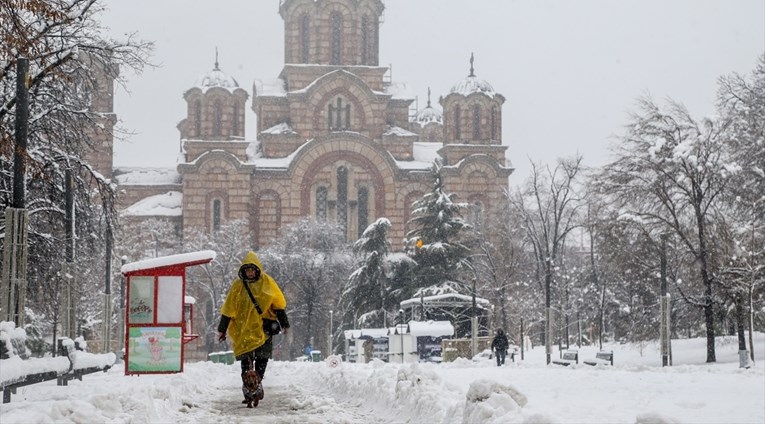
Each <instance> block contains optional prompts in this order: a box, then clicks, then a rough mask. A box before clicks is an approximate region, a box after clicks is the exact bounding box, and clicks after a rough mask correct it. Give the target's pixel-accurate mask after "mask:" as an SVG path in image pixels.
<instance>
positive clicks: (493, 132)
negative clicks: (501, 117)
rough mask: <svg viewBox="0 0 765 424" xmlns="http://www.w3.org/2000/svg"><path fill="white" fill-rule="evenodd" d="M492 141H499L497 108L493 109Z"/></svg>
mask: <svg viewBox="0 0 765 424" xmlns="http://www.w3.org/2000/svg"><path fill="white" fill-rule="evenodd" d="M491 139H492V140H498V137H497V107H496V106H494V107H492V108H491Z"/></svg>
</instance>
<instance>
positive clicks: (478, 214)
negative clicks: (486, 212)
mask: <svg viewBox="0 0 765 424" xmlns="http://www.w3.org/2000/svg"><path fill="white" fill-rule="evenodd" d="M482 215H483V203H481V202H480V201H476V202H474V203H473V219H472V221H473V228H475V230H476V231H481V226H482V224H483V218H482Z"/></svg>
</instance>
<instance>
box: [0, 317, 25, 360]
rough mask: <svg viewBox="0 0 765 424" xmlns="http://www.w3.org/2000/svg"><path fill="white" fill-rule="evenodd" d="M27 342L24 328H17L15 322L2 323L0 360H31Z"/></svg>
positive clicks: (0, 324) (0, 328)
mask: <svg viewBox="0 0 765 424" xmlns="http://www.w3.org/2000/svg"><path fill="white" fill-rule="evenodd" d="M26 341H27V332H26V331H24V329H23V328H16V323H15V322H11V321H2V322H0V359H8V358H12V357H14V356H18V357H20V358H21V359H27V358H29V349H27V345H26Z"/></svg>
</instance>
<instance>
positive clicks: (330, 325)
mask: <svg viewBox="0 0 765 424" xmlns="http://www.w3.org/2000/svg"><path fill="white" fill-rule="evenodd" d="M334 332H335V331H334V328H333V326H332V309H330V310H329V354H330V355H332V353H333V352H332V337H333V336H334Z"/></svg>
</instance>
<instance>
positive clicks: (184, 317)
mask: <svg viewBox="0 0 765 424" xmlns="http://www.w3.org/2000/svg"><path fill="white" fill-rule="evenodd" d="M215 255H216V254H215V252H214V251H211V250H204V251H200V252H192V253H183V254H179V255H171V256H163V257H159V258H153V259H147V260H144V261H139V262H132V263H129V264H125V265H123V266H122V269H121V271H122V274H123V275H125V277H126V279H127V307H126V309H125V326H126V328H125V330H126V331H125V374H159V373H177V372H183V358H184V356H183V347H184V345H185V343H187V342H189V341H191V340H194V339H195V338H196V337H197V336H196V335H195V334H192V329H191V315H192V309H191V308H192V307H193V304H192V303H193V302H187V299H188V297H187V296H186V268H187V267H189V266H194V265H202V264H206V263H208V262H210V261H212V260H213V259H215Z"/></svg>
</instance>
